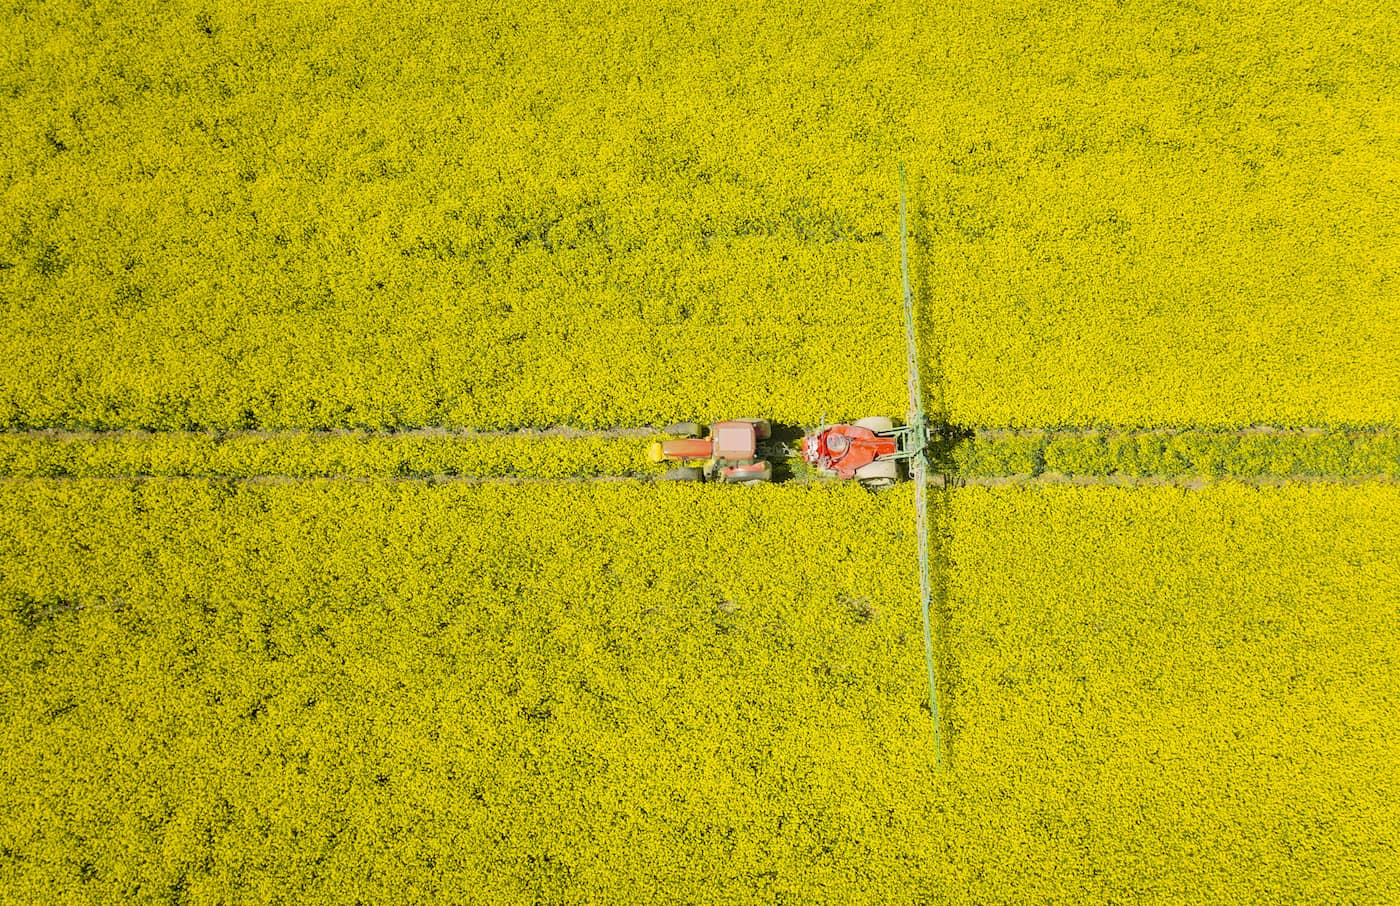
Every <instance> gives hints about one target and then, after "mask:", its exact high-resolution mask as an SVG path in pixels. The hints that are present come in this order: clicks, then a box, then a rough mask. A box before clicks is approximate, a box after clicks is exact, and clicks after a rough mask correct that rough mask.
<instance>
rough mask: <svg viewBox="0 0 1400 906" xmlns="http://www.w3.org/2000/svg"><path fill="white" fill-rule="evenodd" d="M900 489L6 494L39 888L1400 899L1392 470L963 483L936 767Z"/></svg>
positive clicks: (945, 548)
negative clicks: (1182, 483)
mask: <svg viewBox="0 0 1400 906" xmlns="http://www.w3.org/2000/svg"><path fill="white" fill-rule="evenodd" d="M910 499H911V495H910V494H909V493H908V487H907V486H906V487H905V488H903V489H899V490H897V491H895V492H893V493H890V494H886V495H880V496H875V495H870V494H867V493H865V492H863V491H861V490H860V489H858V488H854V487H850V486H808V487H785V488H784V487H774V488H763V489H756V490H753V491H752V492H750V491H747V490H745V491H737V492H736V491H735V489H731V488H723V487H714V486H695V487H691V486H647V485H641V484H583V485H579V484H559V485H548V484H536V485H527V486H512V487H506V486H489V485H488V486H476V487H469V486H464V485H441V486H436V487H433V486H428V485H424V484H415V483H394V482H372V483H346V482H330V481H311V482H306V483H302V484H293V485H275V486H270V485H241V486H240V485H231V484H226V483H218V482H215V483H209V482H201V481H190V480H152V481H148V482H144V483H130V482H116V481H67V482H62V481H45V480H34V481H26V482H5V483H0V565H3V569H0V597H3V600H4V604H5V606H4V612H3V615H0V620H2V622H0V658H3V669H0V678H3V679H2V680H0V681H2V682H3V694H0V748H3V750H4V751H5V753H6V757H5V759H4V760H3V762H0V852H3V854H4V858H3V860H0V872H3V883H4V889H5V891H6V895H7V896H6V898H7V899H13V900H19V901H30V902H41V901H42V902H53V901H85V900H91V901H110V900H115V899H121V900H130V899H160V898H171V899H187V900H188V901H190V902H207V901H215V900H226V899H230V898H232V899H253V900H263V899H271V898H279V899H294V900H297V901H298V902H343V901H345V900H351V899H362V900H366V901H378V902H387V901H392V902H403V901H417V900H431V901H441V900H457V899H470V900H472V901H474V902H502V903H505V902H537V901H542V902H552V903H574V902H577V903H594V902H632V901H635V900H636V899H637V898H638V897H639V896H641V897H642V898H643V899H646V900H647V901H649V902H678V903H679V902H709V901H715V902H731V901H736V900H737V901H753V900H756V901H765V902H780V901H782V902H792V901H802V902H812V901H820V902H891V901H894V902H912V901H918V900H931V901H947V902H986V901H1006V900H1025V901H1047V900H1068V899H1073V900H1076V901H1080V902H1126V901H1131V902H1180V901H1182V900H1196V901H1201V902H1213V903H1214V902H1219V903H1224V902H1240V903H1257V902H1279V901H1306V902H1335V901H1363V902H1387V901H1391V900H1394V899H1395V898H1396V897H1397V896H1400V888H1397V887H1396V879H1397V877H1400V874H1397V872H1396V871H1395V869H1396V862H1395V845H1396V838H1395V835H1396V828H1397V827H1400V806H1397V803H1400V788H1397V782H1396V780H1395V778H1396V777H1400V734H1397V731H1396V728H1395V726H1394V721H1393V720H1392V716H1393V711H1394V701H1393V700H1394V694H1395V692H1394V690H1395V688H1396V684H1397V680H1400V676H1397V675H1396V665H1397V664H1400V648H1398V647H1397V646H1400V635H1397V633H1396V626H1395V618H1396V612H1395V602H1396V601H1397V600H1400V572H1397V570H1396V563H1400V489H1397V488H1395V487H1385V486H1370V487H1362V488H1348V487H1340V486H1312V487H1299V488H1291V489H1286V490H1280V489H1249V488H1244V487H1241V486H1234V485H1220V486H1216V487H1214V488H1212V489H1210V490H1206V491H1198V492H1186V491H1180V490H1177V489H1172V488H1155V489H1133V490H1123V489H1097V490H1084V489H1044V490H1036V491H1027V490H1017V489H998V490H985V489H968V490H961V491H956V492H953V493H952V494H951V495H948V496H942V495H940V496H938V497H937V498H936V501H935V520H934V521H935V524H936V526H937V528H938V532H937V538H939V539H942V540H939V541H937V543H936V544H935V555H936V559H937V562H938V563H939V564H940V567H939V570H938V573H939V576H940V579H939V588H940V589H941V590H940V594H939V595H938V603H937V611H938V614H939V619H938V626H939V632H940V639H941V643H940V654H939V657H940V666H941V669H942V671H943V676H944V687H943V690H942V691H943V702H944V707H945V712H946V734H945V738H946V740H947V745H946V751H945V753H944V755H945V765H946V771H945V773H943V774H941V775H940V774H936V773H935V771H934V768H933V754H934V753H933V752H932V750H931V745H932V734H931V728H930V724H929V719H928V714H927V712H926V710H925V708H924V705H923V702H924V701H925V698H924V690H923V686H922V683H923V665H922V651H921V642H920V631H919V619H918V612H917V607H916V606H915V600H916V597H915V596H916V590H917V589H916V581H915V570H914V568H913V562H912V561H913V546H914V545H913V538H912V527H913V526H912V519H911V517H910V515H909V504H910ZM640 892H644V894H643V893H640Z"/></svg>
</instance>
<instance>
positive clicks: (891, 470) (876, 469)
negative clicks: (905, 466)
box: [856, 460, 899, 491]
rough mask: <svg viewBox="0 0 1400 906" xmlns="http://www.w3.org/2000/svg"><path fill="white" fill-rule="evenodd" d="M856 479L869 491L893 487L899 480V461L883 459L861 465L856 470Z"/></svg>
mask: <svg viewBox="0 0 1400 906" xmlns="http://www.w3.org/2000/svg"><path fill="white" fill-rule="evenodd" d="M856 480H857V481H859V482H860V484H861V487H863V488H867V489H869V490H871V491H874V490H878V489H880V488H888V487H893V486H894V485H895V483H897V482H898V481H899V463H897V462H891V461H889V460H885V461H883V462H878V461H877V462H872V463H870V464H868V465H864V466H861V467H860V468H859V469H857V470H856Z"/></svg>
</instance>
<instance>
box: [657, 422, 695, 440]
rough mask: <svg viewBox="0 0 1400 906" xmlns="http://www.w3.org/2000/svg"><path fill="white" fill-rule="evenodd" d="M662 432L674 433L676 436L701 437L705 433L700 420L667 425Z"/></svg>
mask: <svg viewBox="0 0 1400 906" xmlns="http://www.w3.org/2000/svg"><path fill="white" fill-rule="evenodd" d="M661 433H662V434H674V435H675V436H676V437H699V436H700V435H701V434H703V433H704V430H703V429H702V428H701V427H700V423H699V422H676V423H675V424H674V425H667V426H666V427H664V428H662V429H661Z"/></svg>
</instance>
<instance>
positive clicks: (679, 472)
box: [656, 466, 705, 481]
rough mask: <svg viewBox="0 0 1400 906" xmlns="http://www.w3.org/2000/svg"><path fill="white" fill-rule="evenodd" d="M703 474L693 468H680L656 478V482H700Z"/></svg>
mask: <svg viewBox="0 0 1400 906" xmlns="http://www.w3.org/2000/svg"><path fill="white" fill-rule="evenodd" d="M704 478H705V473H704V472H703V471H701V470H700V469H697V468H695V467H694V466H681V467H679V468H676V469H672V470H671V471H669V472H663V473H661V474H660V475H658V476H656V480H657V481H702V480H704Z"/></svg>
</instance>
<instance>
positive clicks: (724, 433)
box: [649, 418, 773, 485]
mask: <svg viewBox="0 0 1400 906" xmlns="http://www.w3.org/2000/svg"><path fill="white" fill-rule="evenodd" d="M662 432H663V433H665V434H674V435H679V436H678V437H676V438H674V439H672V440H658V441H655V442H653V443H652V445H651V449H650V451H649V456H650V459H651V461H652V462H664V461H666V460H673V461H675V462H679V463H681V465H680V466H678V467H676V468H674V469H672V470H671V471H669V472H667V473H665V474H664V475H662V476H661V480H662V481H718V482H722V483H724V484H746V485H755V484H762V483H763V482H765V481H772V480H773V464H772V463H771V462H769V461H768V460H767V459H764V458H763V457H762V456H761V455H760V450H759V442H760V441H766V440H768V439H769V438H770V437H772V436H773V428H772V426H771V425H769V424H768V420H767V419H763V418H740V419H734V420H732V421H727V422H715V423H714V424H713V425H710V436H709V437H705V436H704V434H705V431H704V428H702V427H701V426H700V425H699V424H697V423H695V422H681V423H680V424H678V425H668V426H667V427H665V428H663V429H662ZM762 452H768V451H762Z"/></svg>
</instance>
